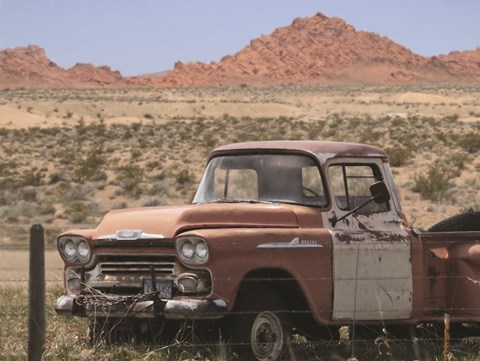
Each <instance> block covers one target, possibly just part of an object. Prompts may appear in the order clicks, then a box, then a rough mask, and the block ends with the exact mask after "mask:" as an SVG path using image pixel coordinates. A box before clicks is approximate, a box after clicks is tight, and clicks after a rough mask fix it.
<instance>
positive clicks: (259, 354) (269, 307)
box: [226, 292, 290, 361]
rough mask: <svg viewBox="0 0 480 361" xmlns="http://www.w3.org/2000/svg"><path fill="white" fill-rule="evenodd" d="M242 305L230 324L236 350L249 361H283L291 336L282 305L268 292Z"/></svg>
mask: <svg viewBox="0 0 480 361" xmlns="http://www.w3.org/2000/svg"><path fill="white" fill-rule="evenodd" d="M239 302H240V303H239V304H238V307H236V309H235V311H234V312H235V313H234V314H233V315H232V316H231V317H229V318H228V319H227V320H226V321H227V322H228V325H227V330H226V331H227V333H228V334H229V336H230V341H231V342H232V343H233V345H232V346H233V348H234V349H235V350H236V351H237V352H238V353H239V354H240V356H242V357H244V358H245V359H247V360H250V359H252V357H253V358H254V359H256V360H258V361H276V360H279V359H280V358H281V357H282V356H283V354H284V349H285V348H286V347H285V345H286V341H287V340H288V339H289V336H290V332H289V327H288V325H287V322H286V318H287V317H286V315H285V310H286V308H285V307H284V306H283V304H282V302H281V301H280V300H279V299H278V297H277V296H275V295H274V294H271V293H267V292H259V293H254V294H249V295H248V299H247V298H246V297H245V296H244V297H242V299H241V300H239ZM282 311H283V312H282Z"/></svg>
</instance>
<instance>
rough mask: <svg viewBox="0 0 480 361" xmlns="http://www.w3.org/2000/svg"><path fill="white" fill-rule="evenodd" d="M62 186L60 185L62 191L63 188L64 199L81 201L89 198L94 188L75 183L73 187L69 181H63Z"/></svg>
mask: <svg viewBox="0 0 480 361" xmlns="http://www.w3.org/2000/svg"><path fill="white" fill-rule="evenodd" d="M61 184H62V186H61V187H58V188H59V189H60V191H62V190H63V197H62V198H63V201H66V202H72V201H80V200H84V199H87V197H88V196H89V195H90V194H91V192H92V189H91V188H90V187H88V186H84V185H81V184H75V185H74V186H73V187H72V186H70V185H69V184H68V183H61Z"/></svg>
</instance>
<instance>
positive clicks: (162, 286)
mask: <svg viewBox="0 0 480 361" xmlns="http://www.w3.org/2000/svg"><path fill="white" fill-rule="evenodd" d="M155 285H156V287H157V292H159V297H160V298H172V281H171V280H160V279H157V280H155ZM150 292H153V287H152V280H150V279H144V280H143V293H150Z"/></svg>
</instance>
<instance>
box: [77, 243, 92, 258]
mask: <svg viewBox="0 0 480 361" xmlns="http://www.w3.org/2000/svg"><path fill="white" fill-rule="evenodd" d="M77 247H78V255H79V256H80V258H81V259H85V258H88V256H90V247H89V246H88V243H87V241H85V240H83V239H82V240H81V241H80V242H78V246H77Z"/></svg>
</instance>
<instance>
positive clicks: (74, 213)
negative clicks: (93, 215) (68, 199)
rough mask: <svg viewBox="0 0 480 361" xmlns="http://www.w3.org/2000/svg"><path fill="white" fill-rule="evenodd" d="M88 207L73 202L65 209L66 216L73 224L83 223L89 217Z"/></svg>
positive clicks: (81, 203)
mask: <svg viewBox="0 0 480 361" xmlns="http://www.w3.org/2000/svg"><path fill="white" fill-rule="evenodd" d="M88 213H89V209H88V206H87V205H86V204H85V203H83V202H72V203H69V204H68V205H67V206H66V207H65V212H64V214H65V216H66V217H67V219H68V220H69V221H70V222H72V223H75V224H76V223H82V222H83V221H85V219H86V218H87V217H88Z"/></svg>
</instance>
